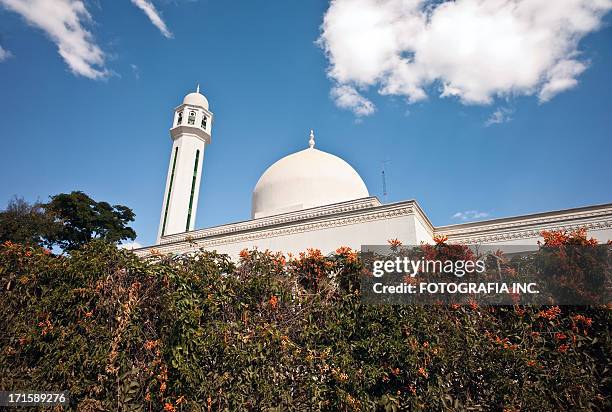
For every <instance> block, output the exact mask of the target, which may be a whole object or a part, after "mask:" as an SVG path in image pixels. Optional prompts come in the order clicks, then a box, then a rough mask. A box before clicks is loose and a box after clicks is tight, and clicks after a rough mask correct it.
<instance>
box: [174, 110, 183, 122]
mask: <svg viewBox="0 0 612 412" xmlns="http://www.w3.org/2000/svg"><path fill="white" fill-rule="evenodd" d="M181 123H183V112H179V113H178V118H177V119H176V124H177V125H179V124H181Z"/></svg>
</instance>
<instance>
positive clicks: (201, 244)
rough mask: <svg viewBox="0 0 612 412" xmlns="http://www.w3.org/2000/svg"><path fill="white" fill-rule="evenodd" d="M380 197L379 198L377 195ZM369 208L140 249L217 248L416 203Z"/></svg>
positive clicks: (368, 217) (381, 216)
mask: <svg viewBox="0 0 612 412" xmlns="http://www.w3.org/2000/svg"><path fill="white" fill-rule="evenodd" d="M376 201H378V200H377V199H376ZM369 209H370V210H367V209H365V208H359V209H355V210H351V211H350V212H349V213H348V214H346V212H345V215H344V216H340V217H337V216H338V215H337V214H334V213H325V214H324V215H322V216H320V217H319V218H318V219H313V218H311V220H307V221H303V220H302V221H300V222H291V223H274V224H272V225H268V226H264V227H255V228H251V229H250V230H241V231H240V232H239V233H236V234H231V233H227V232H226V233H222V234H221V235H218V236H214V235H210V236H206V237H203V236H199V237H198V238H196V237H194V236H191V237H190V238H189V239H185V237H186V236H189V235H190V234H191V233H193V232H188V233H185V234H183V238H181V239H179V240H177V241H175V242H172V243H164V244H160V245H158V246H153V247H150V248H143V249H139V250H138V253H139V254H140V255H143V254H146V253H148V251H149V250H151V249H155V250H157V251H158V252H161V253H183V252H187V251H190V250H194V249H199V248H213V247H215V246H221V245H226V244H231V243H240V242H249V241H254V240H259V239H265V238H276V237H280V236H287V235H292V234H295V233H302V232H310V231H315V230H324V229H329V228H334V227H340V226H347V225H354V224H360V223H366V222H371V221H376V220H386V219H392V218H395V217H400V216H406V215H411V214H414V212H415V208H414V203H413V202H412V201H409V202H402V203H397V204H391V205H380V203H379V206H370V208H369ZM272 227H273V228H272ZM173 236H176V235H173Z"/></svg>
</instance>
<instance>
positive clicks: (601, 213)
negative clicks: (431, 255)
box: [435, 205, 612, 238]
mask: <svg viewBox="0 0 612 412" xmlns="http://www.w3.org/2000/svg"><path fill="white" fill-rule="evenodd" d="M584 209H587V208H584ZM588 209H589V210H580V211H575V212H570V213H568V212H567V211H564V210H561V211H556V212H547V213H544V214H538V215H527V216H517V217H513V218H506V219H500V220H499V221H498V222H496V221H490V220H489V221H483V222H476V223H464V224H459V225H450V226H441V227H437V228H435V234H436V235H446V236H448V237H449V238H453V237H463V236H467V235H470V234H482V233H483V232H495V231H500V230H502V231H503V230H509V229H510V230H511V229H516V228H521V227H523V228H525V227H528V226H546V225H551V224H553V225H556V226H559V225H560V224H561V223H564V222H567V224H570V222H572V221H576V220H580V221H584V220H593V219H595V220H596V221H600V220H601V218H605V219H604V220H606V219H612V207H611V206H610V205H603V206H594V207H589V208H588ZM536 216H537V217H536ZM494 222H496V223H494ZM564 224H565V223H564ZM582 225H584V223H583V224H582ZM559 227H560V226H559Z"/></svg>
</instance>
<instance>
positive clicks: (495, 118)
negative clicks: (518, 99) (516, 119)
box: [485, 107, 512, 127]
mask: <svg viewBox="0 0 612 412" xmlns="http://www.w3.org/2000/svg"><path fill="white" fill-rule="evenodd" d="M511 115H512V109H509V108H507V107H498V108H497V109H496V110H495V111H494V112H493V113H492V114H491V116H489V118H488V119H487V121H486V122H485V126H487V127H488V126H491V125H494V124H499V123H507V122H509V121H510V120H512V117H511Z"/></svg>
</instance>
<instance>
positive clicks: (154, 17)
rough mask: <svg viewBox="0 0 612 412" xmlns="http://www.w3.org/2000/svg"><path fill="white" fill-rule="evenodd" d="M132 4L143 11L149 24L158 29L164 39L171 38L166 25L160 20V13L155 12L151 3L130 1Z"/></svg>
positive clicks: (140, 0)
mask: <svg viewBox="0 0 612 412" xmlns="http://www.w3.org/2000/svg"><path fill="white" fill-rule="evenodd" d="M132 3H134V5H135V6H136V7H138V8H139V9H140V10H142V11H144V13H145V14H146V15H147V17H148V18H149V20H151V23H153V25H154V26H155V27H157V28H158V29H159V31H160V32H161V33H162V34H163V35H164V37H167V38H171V37H172V33H171V32H170V30H168V27H167V26H166V23H165V22H164V21H163V20H162V18H161V16H160V13H159V12H158V11H157V9H156V8H155V6H154V5H153V3H151V2H150V1H149V0H132Z"/></svg>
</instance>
